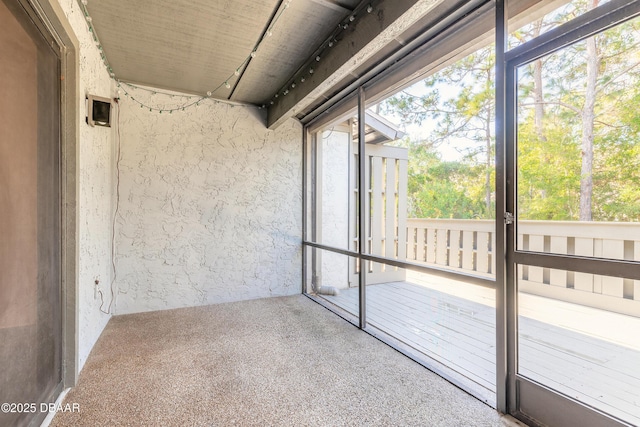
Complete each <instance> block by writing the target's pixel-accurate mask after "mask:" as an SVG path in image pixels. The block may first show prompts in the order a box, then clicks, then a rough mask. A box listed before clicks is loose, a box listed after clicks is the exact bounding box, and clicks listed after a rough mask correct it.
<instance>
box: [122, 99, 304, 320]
mask: <svg viewBox="0 0 640 427" xmlns="http://www.w3.org/2000/svg"><path fill="white" fill-rule="evenodd" d="M123 89H124V88H123ZM126 90H127V91H128V92H131V96H133V97H134V98H135V99H136V100H140V101H142V102H144V103H148V104H150V105H154V106H159V105H175V104H180V103H181V102H184V101H183V100H182V98H181V97H170V96H168V95H165V94H160V93H158V94H153V93H149V92H144V91H142V90H140V89H133V90H131V89H126ZM123 95H124V93H123ZM120 104H121V119H120V126H121V127H120V136H121V146H122V156H121V162H120V199H119V201H120V203H119V209H118V214H117V235H116V242H117V254H116V266H117V269H116V271H117V276H116V284H117V289H118V294H117V299H116V314H124V313H133V312H143V311H151V310H161V309H170V308H178V307H189V306H196V305H205V304H212V303H220V302H227V301H238V300H245V299H252V298H261V297H269V296H280V295H291V294H296V293H300V292H301V197H302V190H301V182H302V178H301V173H302V172H301V156H302V128H301V126H300V125H299V124H298V123H297V122H295V121H293V120H290V121H289V122H286V123H285V124H284V125H282V126H281V127H280V128H278V129H277V130H275V131H271V130H268V129H266V128H265V126H264V119H263V117H261V116H260V114H264V112H263V111H260V110H258V109H257V108H255V107H248V106H240V105H233V104H229V103H221V102H215V101H213V100H204V101H203V102H202V103H201V105H200V106H198V107H193V108H188V109H187V110H185V111H176V112H174V113H173V114H168V113H166V112H165V113H163V114H160V113H158V112H157V111H153V112H151V111H149V110H148V109H146V108H141V107H140V105H138V104H137V103H136V102H134V101H133V100H131V99H130V97H127V96H123V97H122V99H121V101H120Z"/></svg>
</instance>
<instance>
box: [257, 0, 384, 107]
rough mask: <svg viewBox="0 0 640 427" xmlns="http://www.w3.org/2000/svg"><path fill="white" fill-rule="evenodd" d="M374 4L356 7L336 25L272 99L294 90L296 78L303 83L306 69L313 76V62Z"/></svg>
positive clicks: (318, 60)
mask: <svg viewBox="0 0 640 427" xmlns="http://www.w3.org/2000/svg"><path fill="white" fill-rule="evenodd" d="M374 4H375V0H374V1H371V2H370V3H368V4H361V5H360V6H358V7H356V8H355V9H354V10H353V11H352V12H351V14H350V15H349V16H348V18H346V21H342V22H340V23H338V24H337V26H336V28H335V29H334V31H333V33H332V34H331V35H330V36H329V37H328V38H327V39H326V40H325V41H324V42H323V43H322V44H321V45H320V47H319V48H318V50H316V52H314V54H313V56H311V57H310V59H309V60H307V62H306V63H305V64H303V65H302V66H301V67H300V68H298V70H297V71H296V72H295V73H294V77H293V81H292V80H289V81H288V82H287V84H285V85H284V86H283V87H282V88H281V89H280V90H279V91H278V92H276V93H275V94H274V95H273V98H277V97H278V93H279V92H282V93H285V94H286V93H288V89H289V88H291V89H293V88H295V87H296V83H295V81H296V78H297V77H299V79H300V80H299V81H300V83H304V82H305V80H306V78H305V77H304V75H303V74H302V73H304V71H305V69H307V70H308V71H309V74H313V73H314V71H315V70H314V68H313V66H312V65H313V64H314V63H315V62H320V60H321V59H322V55H323V52H324V51H325V50H326V49H329V48H332V47H334V46H335V45H336V44H337V43H338V40H340V39H341V37H340V33H342V32H343V31H344V30H346V29H347V28H349V23H352V22H355V21H356V19H357V18H358V16H361V15H362V13H363V12H364V11H365V10H366V12H367V13H371V12H373V5H374ZM314 60H315V62H314ZM301 74H302V75H301ZM269 103H270V104H271V105H273V104H274V100H273V99H271V101H270V102H269Z"/></svg>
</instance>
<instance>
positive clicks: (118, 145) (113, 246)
mask: <svg viewBox="0 0 640 427" xmlns="http://www.w3.org/2000/svg"><path fill="white" fill-rule="evenodd" d="M114 101H115V107H116V108H115V110H116V207H115V210H114V212H113V221H112V223H111V269H112V273H113V274H112V276H111V283H110V285H109V291H110V293H111V299H110V300H109V305H108V306H107V310H106V311H105V310H104V309H103V307H104V295H103V294H102V291H101V290H100V289H98V294H100V311H101V312H103V313H104V314H111V308H112V306H113V303H114V300H115V291H114V285H115V282H116V220H117V218H118V210H119V209H120V157H121V154H120V148H121V143H120V104H119V101H120V97H119V96H117V97H116V98H114ZM96 285H97V283H96Z"/></svg>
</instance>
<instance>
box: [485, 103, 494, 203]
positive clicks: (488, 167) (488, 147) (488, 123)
mask: <svg viewBox="0 0 640 427" xmlns="http://www.w3.org/2000/svg"><path fill="white" fill-rule="evenodd" d="M491 114H492V111H491V107H488V108H487V119H486V126H485V142H486V147H485V148H486V150H487V163H486V170H485V173H484V189H485V193H484V203H485V206H486V207H487V213H489V212H491V157H492V156H491Z"/></svg>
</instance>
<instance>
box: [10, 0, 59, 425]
mask: <svg viewBox="0 0 640 427" xmlns="http://www.w3.org/2000/svg"><path fill="white" fill-rule="evenodd" d="M32 19H33V15H32V16H30V15H29V14H28V12H27V9H25V8H23V7H22V5H21V4H20V3H19V2H15V1H11V2H10V1H4V2H0V75H1V76H2V84H1V85H0V86H1V87H2V97H0V236H1V237H0V363H2V369H0V402H1V403H3V407H2V412H0V425H3V426H23V425H39V424H40V422H41V421H42V419H43V418H44V417H45V416H46V415H47V412H46V411H44V412H42V411H41V410H40V409H41V408H40V404H41V403H50V402H53V401H55V399H56V398H57V396H58V394H59V393H60V391H61V388H62V363H61V362H62V350H61V348H62V347H61V343H62V337H61V335H62V324H61V285H60V283H61V279H60V277H61V268H60V263H61V260H60V251H61V235H60V227H61V217H60V115H59V111H60V60H59V57H58V51H57V50H54V49H52V46H56V45H55V43H52V40H47V39H46V38H45V37H44V36H43V35H42V34H43V33H41V32H40V30H41V29H40V28H38V27H37V26H36V25H34V23H33V21H32ZM8 367H11V368H8ZM7 405H8V406H7Z"/></svg>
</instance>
